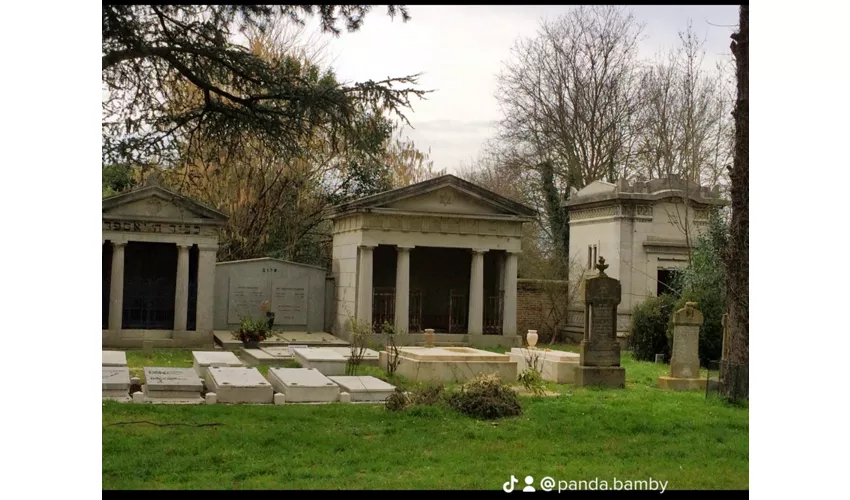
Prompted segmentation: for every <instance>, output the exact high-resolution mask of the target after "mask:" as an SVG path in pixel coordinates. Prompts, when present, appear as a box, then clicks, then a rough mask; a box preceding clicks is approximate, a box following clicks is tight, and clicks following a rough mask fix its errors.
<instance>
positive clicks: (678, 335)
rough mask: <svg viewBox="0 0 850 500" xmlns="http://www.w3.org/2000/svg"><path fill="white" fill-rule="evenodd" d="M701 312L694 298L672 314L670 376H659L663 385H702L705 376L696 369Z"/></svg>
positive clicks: (679, 387)
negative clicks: (693, 300)
mask: <svg viewBox="0 0 850 500" xmlns="http://www.w3.org/2000/svg"><path fill="white" fill-rule="evenodd" d="M702 323H703V315H702V313H701V312H699V311H698V310H697V309H696V303H695V302H687V303H685V307H683V308H682V309H679V310H678V311H676V312H675V313H674V314H673V352H672V355H671V356H670V376H669V377H658V385H659V386H660V387H661V388H662V389H672V390H679V391H686V390H693V389H705V384H706V379H704V378H700V376H699V375H700V373H699V329H700V326H702Z"/></svg>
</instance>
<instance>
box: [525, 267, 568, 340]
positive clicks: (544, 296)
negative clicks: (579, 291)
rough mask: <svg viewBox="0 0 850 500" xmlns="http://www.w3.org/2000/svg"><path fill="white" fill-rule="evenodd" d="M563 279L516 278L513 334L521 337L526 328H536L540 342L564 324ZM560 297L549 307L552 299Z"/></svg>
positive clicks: (564, 292) (566, 292)
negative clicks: (515, 329) (514, 331)
mask: <svg viewBox="0 0 850 500" xmlns="http://www.w3.org/2000/svg"><path fill="white" fill-rule="evenodd" d="M568 290H569V287H568V283H567V282H566V281H542V280H530V279H519V280H517V308H516V314H517V334H518V335H521V336H524V335H525V334H526V333H527V332H528V330H537V333H538V335H540V339H541V341H543V340H546V341H548V339H549V338H550V337H551V335H552V334H553V333H554V332H556V331H557V330H559V329H561V328H563V327H564V326H566V319H567V318H566V316H565V315H564V313H565V312H566V303H565V302H566V300H567V294H568ZM559 297H560V298H561V299H560V304H557V305H555V306H556V307H555V308H554V310H553V304H552V299H553V298H555V299H556V300H557V299H558V298H559Z"/></svg>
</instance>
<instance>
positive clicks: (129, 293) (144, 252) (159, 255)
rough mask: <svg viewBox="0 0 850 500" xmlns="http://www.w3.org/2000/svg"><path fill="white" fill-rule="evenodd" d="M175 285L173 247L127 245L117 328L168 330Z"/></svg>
mask: <svg viewBox="0 0 850 500" xmlns="http://www.w3.org/2000/svg"><path fill="white" fill-rule="evenodd" d="M176 284H177V246H176V245H174V244H169V243H146V242H135V241H131V242H129V243H128V244H127V247H126V249H125V254H124V304H123V306H124V307H123V311H122V316H121V328H122V329H125V330H172V329H173V328H174V295H175V287H176Z"/></svg>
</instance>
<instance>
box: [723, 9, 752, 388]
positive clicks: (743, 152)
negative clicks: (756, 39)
mask: <svg viewBox="0 0 850 500" xmlns="http://www.w3.org/2000/svg"><path fill="white" fill-rule="evenodd" d="M732 40H733V42H732V46H731V49H732V54H733V55H734V56H735V67H736V72H735V73H736V78H737V81H738V97H737V100H736V102H735V110H734V111H733V113H732V114H733V117H734V120H735V157H734V161H733V165H732V167H731V168H730V175H729V177H730V179H731V181H732V186H731V198H732V221H731V224H730V228H729V241H728V245H727V247H726V252H725V255H724V263H725V268H726V304H727V311H728V314H729V316H728V328H729V335H728V339H727V340H728V341H729V342H730V344H731V345H729V346H726V347H725V348H724V350H723V351H724V357H723V358H722V360H721V368H720V369H721V392H722V393H723V394H724V395H725V396H726V397H729V398H731V399H738V398H747V397H748V396H749V358H750V337H749V327H750V321H749V312H750V306H749V292H750V285H749V265H750V261H749V248H750V242H749V234H750V221H749V205H750V203H749V193H750V186H749V178H750V176H749V146H750V143H749V108H750V106H749V90H750V85H749V72H750V71H749V70H750V61H749V59H750V9H749V6H747V5H742V6H741V9H740V26H739V27H738V32H737V33H734V34H732Z"/></svg>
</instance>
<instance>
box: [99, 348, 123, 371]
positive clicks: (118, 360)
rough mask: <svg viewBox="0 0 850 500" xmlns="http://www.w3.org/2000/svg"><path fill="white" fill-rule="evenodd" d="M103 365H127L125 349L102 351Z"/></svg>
mask: <svg viewBox="0 0 850 500" xmlns="http://www.w3.org/2000/svg"><path fill="white" fill-rule="evenodd" d="M102 353H103V354H102V360H103V362H102V366H113V367H114V366H127V355H126V354H124V352H123V351H102Z"/></svg>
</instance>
